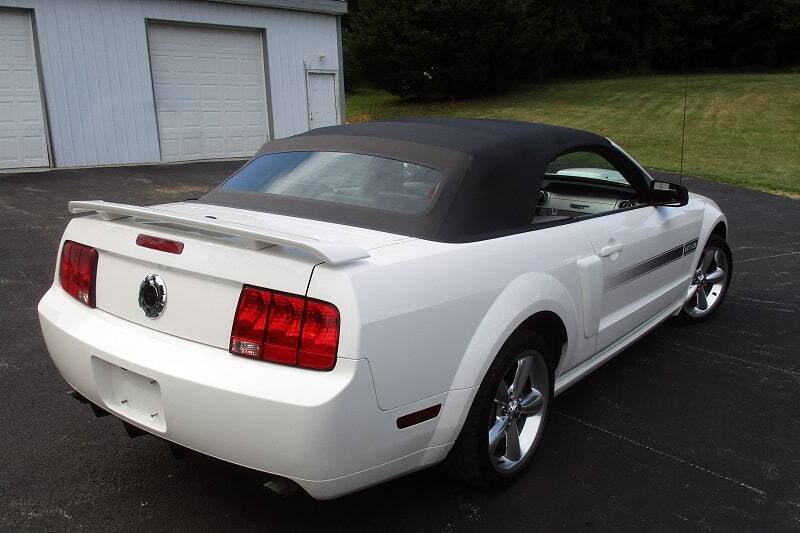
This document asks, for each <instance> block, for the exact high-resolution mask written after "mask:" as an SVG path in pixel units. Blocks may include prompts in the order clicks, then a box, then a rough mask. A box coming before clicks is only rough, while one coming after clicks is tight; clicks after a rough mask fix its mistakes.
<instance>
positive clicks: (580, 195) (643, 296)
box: [545, 145, 702, 353]
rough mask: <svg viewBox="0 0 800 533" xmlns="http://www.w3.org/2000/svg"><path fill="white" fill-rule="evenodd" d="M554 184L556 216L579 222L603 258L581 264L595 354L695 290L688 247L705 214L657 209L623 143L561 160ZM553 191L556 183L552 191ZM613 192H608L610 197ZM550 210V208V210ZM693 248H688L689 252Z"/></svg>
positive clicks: (554, 164)
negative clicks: (690, 289)
mask: <svg viewBox="0 0 800 533" xmlns="http://www.w3.org/2000/svg"><path fill="white" fill-rule="evenodd" d="M545 177H546V179H548V180H550V181H551V183H552V182H556V183H560V182H563V181H565V180H566V185H561V187H563V188H562V189H561V190H563V191H564V192H565V194H561V193H560V192H559V189H558V188H555V190H554V192H553V193H552V194H549V193H548V194H549V195H548V196H547V201H548V203H547V205H548V206H549V207H550V208H552V207H556V208H557V209H554V210H552V211H551V214H565V213H567V214H568V216H572V217H575V215H576V213H575V211H578V213H586V214H585V215H578V216H577V217H576V218H575V223H577V224H580V225H581V227H582V228H583V231H584V232H585V234H586V235H587V236H588V237H589V240H590V241H591V244H592V247H593V249H594V252H595V256H593V257H587V258H584V259H582V260H581V261H579V265H578V267H579V274H580V276H581V293H582V298H583V302H582V304H583V317H584V330H585V331H584V334H585V336H586V338H587V339H588V338H590V337H591V336H593V335H596V343H595V350H594V351H595V353H597V352H599V351H601V350H603V349H604V348H606V347H608V346H609V345H611V344H613V343H614V342H615V341H617V340H619V339H620V338H622V337H624V336H625V335H626V334H628V333H630V332H631V331H633V330H634V329H636V328H637V326H639V325H641V324H643V323H644V322H646V321H647V320H648V319H650V318H651V317H653V316H654V315H656V314H657V313H658V312H659V311H661V310H663V309H664V308H666V307H667V306H669V305H671V304H672V303H674V302H675V301H676V300H677V299H678V298H679V297H680V295H681V293H682V292H683V291H685V290H686V288H687V286H688V281H689V280H688V275H689V272H691V268H690V267H689V265H688V261H690V260H691V258H690V257H687V256H688V254H687V256H685V255H684V251H685V250H684V248H685V246H686V244H687V243H691V241H692V240H695V243H696V239H697V236H698V234H699V232H700V225H701V222H702V212H699V213H698V212H696V211H697V210H693V209H692V208H690V207H687V206H684V207H667V206H655V205H651V204H650V184H651V179H650V177H649V176H648V175H647V174H646V172H645V171H644V170H643V169H642V168H641V167H640V166H639V165H638V164H637V163H635V162H634V161H633V160H632V159H631V158H630V157H629V156H628V155H627V154H625V152H623V151H622V150H621V149H620V148H618V147H617V146H616V145H612V147H611V148H602V149H601V148H597V147H594V148H591V149H589V148H587V149H585V150H573V151H570V152H568V153H565V154H562V155H560V156H558V157H556V158H555V159H554V160H553V161H551V162H550V164H549V165H548V167H547V170H546V176H545ZM549 188H550V189H552V188H553V185H551V186H550V187H549ZM604 191H607V192H604ZM546 212H547V211H546ZM690 248H691V246H689V247H687V248H686V250H687V251H688V250H689V249H690Z"/></svg>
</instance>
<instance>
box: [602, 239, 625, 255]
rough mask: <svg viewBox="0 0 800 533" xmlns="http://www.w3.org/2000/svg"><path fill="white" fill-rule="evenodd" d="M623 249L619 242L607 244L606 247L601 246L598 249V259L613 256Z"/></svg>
mask: <svg viewBox="0 0 800 533" xmlns="http://www.w3.org/2000/svg"><path fill="white" fill-rule="evenodd" d="M623 248H624V246H623V245H622V243H621V242H618V243H617V244H609V245H608V246H603V247H602V248H601V249H600V257H608V256H609V255H614V254H615V253H617V252H620V251H622V249H623Z"/></svg>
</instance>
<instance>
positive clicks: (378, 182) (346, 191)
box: [222, 151, 442, 214]
mask: <svg viewBox="0 0 800 533" xmlns="http://www.w3.org/2000/svg"><path fill="white" fill-rule="evenodd" d="M441 183H442V174H441V173H439V172H438V171H437V170H434V169H431V168H428V167H424V166H421V165H417V164H414V163H407V162H403V161H399V160H396V159H388V158H385V157H376V156H372V155H363V154H354V153H345V152H316V151H314V152H312V151H302V152H280V153H272V154H264V155H261V156H258V157H256V158H255V159H253V160H252V161H250V163H248V164H247V165H245V166H244V167H243V168H242V169H241V170H239V171H238V172H237V173H236V174H234V175H233V176H232V177H231V178H230V179H229V180H228V181H226V182H225V183H224V184H223V185H222V190H223V191H236V192H246V193H256V194H268V195H275V196H286V197H291V198H297V199H305V200H316V201H320V202H328V203H333V204H340V205H347V206H358V207H368V208H372V209H378V210H381V211H391V212H395V213H404V214H418V213H422V212H424V211H426V210H427V209H428V208H429V207H430V205H431V203H432V202H433V199H434V198H435V196H436V193H437V192H438V190H439V187H440V186H441Z"/></svg>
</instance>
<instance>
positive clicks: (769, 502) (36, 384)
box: [0, 162, 800, 531]
mask: <svg viewBox="0 0 800 533" xmlns="http://www.w3.org/2000/svg"><path fill="white" fill-rule="evenodd" d="M237 166H238V163H236V162H224V163H196V164H186V165H177V166H144V167H135V168H110V169H91V170H58V171H51V172H46V173H30V174H19V175H8V174H6V175H0V261H2V269H0V301H2V302H3V304H2V305H1V306H0V326H1V327H0V530H8V531H19V530H26V529H30V530H50V531H53V530H62V529H87V530H101V531H115V530H137V531H161V530H170V531H174V530H188V529H192V530H200V529H206V530H237V531H241V530H251V529H253V530H255V529H259V530H264V529H270V530H310V529H314V530H340V529H347V530H350V529H359V530H373V531H374V530H378V529H380V530H384V531H388V530H404V531H451V530H464V529H467V530H499V529H501V528H502V529H505V530H521V529H527V530H532V529H551V530H552V529H610V528H622V529H648V530H670V531H672V530H692V531H696V530H719V529H724V530H737V531H744V530H756V531H775V530H790V529H795V530H797V529H800V339H799V336H798V334H800V312H799V311H800V201H797V200H791V199H788V198H782V197H777V196H772V195H768V194H763V193H758V192H753V191H749V190H744V189H737V188H733V187H728V186H724V185H720V184H716V183H712V182H707V181H704V180H699V179H688V180H686V182H685V183H686V184H687V185H688V186H689V187H690V189H692V190H694V191H696V192H700V193H704V194H708V195H710V196H711V197H713V198H714V199H716V200H717V201H718V203H719V204H720V205H721V206H722V207H723V209H725V211H726V212H727V214H728V216H729V219H730V226H731V236H730V241H731V245H732V248H733V252H734V264H735V271H734V279H733V285H732V288H731V291H730V293H729V296H728V299H727V301H726V303H725V305H724V306H723V307H722V309H721V310H720V311H719V313H718V314H717V315H716V316H715V317H714V318H713V319H711V320H710V321H709V322H707V323H706V324H703V325H700V326H695V327H676V326H674V325H671V324H666V325H664V326H661V327H660V328H659V329H658V330H656V331H655V332H654V333H652V334H651V335H649V336H647V337H646V338H645V339H643V340H641V341H640V342H638V343H637V344H636V345H634V346H633V347H631V348H630V349H628V350H626V351H625V352H623V353H622V354H620V355H619V356H618V357H617V358H615V359H614V360H613V361H612V362H610V363H609V364H607V365H605V366H604V367H603V368H601V369H600V370H598V371H597V372H595V373H594V374H593V375H591V376H590V377H588V378H587V379H585V380H584V381H583V382H581V383H579V384H577V385H576V386H574V387H572V388H571V389H570V390H568V391H567V392H566V393H564V394H563V395H562V396H560V397H559V398H558V399H557V400H556V403H555V411H556V414H555V416H554V417H553V418H552V421H551V425H550V427H549V430H548V433H547V434H546V436H545V439H544V441H543V446H542V449H541V450H540V452H539V455H538V457H537V461H536V464H534V465H533V468H532V469H531V471H530V473H529V474H528V476H527V477H526V478H524V479H523V480H522V481H521V482H520V483H518V484H517V485H515V486H513V487H512V488H510V489H507V490H505V491H503V492H497V493H488V492H484V491H480V490H476V489H472V488H468V487H465V486H462V485H460V484H458V483H455V482H453V481H451V480H450V479H449V478H447V477H446V476H445V475H443V474H442V473H441V472H440V471H438V470H437V469H433V470H429V471H425V472H420V473H417V474H413V475H410V476H407V477H405V478H402V479H399V480H396V481H392V482H389V483H386V484H384V485H381V486H379V487H375V488H372V489H369V490H366V491H363V492H361V493H358V494H354V495H351V496H348V497H346V498H343V499H340V500H335V501H331V502H315V501H313V500H311V499H310V498H307V497H304V496H299V497H295V498H291V499H281V498H278V497H277V496H275V495H273V494H271V493H270V492H269V491H268V490H267V489H264V488H262V487H261V486H260V485H259V483H258V479H259V477H258V476H257V475H255V474H254V473H252V472H250V471H247V470H244V469H241V468H237V467H233V466H230V465H227V464H225V463H222V462H219V461H215V460H213V459H210V458H206V457H192V458H189V459H186V460H183V461H175V460H174V459H173V458H172V457H171V455H170V453H169V451H168V449H167V447H166V446H165V445H164V444H163V443H161V442H159V441H157V440H156V439H153V438H150V437H144V438H139V439H135V440H130V439H129V438H128V437H127V435H126V434H125V432H124V431H123V428H122V427H121V425H120V424H119V423H118V422H117V421H116V420H114V419H113V417H105V418H100V419H96V418H94V417H93V416H92V414H91V411H90V410H89V408H88V407H86V406H82V405H80V404H78V403H77V402H75V401H72V400H70V399H69V398H67V396H66V395H65V394H64V391H65V390H66V385H65V384H64V382H63V380H62V379H61V378H60V376H59V375H58V373H57V372H56V369H55V367H54V366H53V365H52V363H51V362H50V360H49V358H48V356H47V354H46V351H45V347H44V343H43V341H42V338H41V334H40V332H39V326H38V320H37V317H36V305H37V303H38V300H39V298H40V297H41V296H42V294H43V293H44V292H45V290H46V289H47V287H48V286H49V284H50V283H51V281H52V276H53V269H54V265H55V261H56V257H55V254H56V248H57V244H58V241H59V238H60V235H61V232H62V230H63V228H64V226H65V225H66V223H67V221H68V218H69V216H68V214H67V212H66V202H67V201H68V200H70V199H104V200H110V201H124V202H129V203H141V204H146V203H155V202H163V201H170V200H181V199H185V198H191V197H196V196H198V195H199V194H202V193H203V192H204V191H205V190H207V189H209V188H210V187H212V186H213V185H214V184H216V183H217V182H218V181H219V180H220V179H221V178H222V177H224V176H226V175H228V174H229V173H230V172H231V171H232V170H233V169H235V168H236V167H237Z"/></svg>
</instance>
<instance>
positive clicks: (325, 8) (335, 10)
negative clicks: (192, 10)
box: [208, 0, 347, 15]
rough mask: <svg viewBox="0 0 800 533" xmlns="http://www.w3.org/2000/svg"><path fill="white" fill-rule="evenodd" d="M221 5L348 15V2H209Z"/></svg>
mask: <svg viewBox="0 0 800 533" xmlns="http://www.w3.org/2000/svg"><path fill="white" fill-rule="evenodd" d="M208 1H209V2H216V3H219V4H239V5H246V6H255V7H271V8H277V9H290V10H294V11H311V12H313V13H330V14H334V15H344V14H345V13H347V2H346V1H344V0H208Z"/></svg>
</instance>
